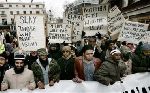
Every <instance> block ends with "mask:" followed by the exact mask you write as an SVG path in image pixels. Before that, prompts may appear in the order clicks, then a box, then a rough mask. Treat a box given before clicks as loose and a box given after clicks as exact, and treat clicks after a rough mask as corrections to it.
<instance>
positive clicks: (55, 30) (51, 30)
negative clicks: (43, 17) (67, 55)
mask: <svg viewBox="0 0 150 93" xmlns="http://www.w3.org/2000/svg"><path fill="white" fill-rule="evenodd" d="M47 28H48V31H47V32H48V39H49V43H63V42H65V43H71V30H72V26H71V25H68V24H63V23H60V24H47Z"/></svg>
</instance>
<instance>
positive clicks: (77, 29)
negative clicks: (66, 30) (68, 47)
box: [63, 14, 83, 42]
mask: <svg viewBox="0 0 150 93" xmlns="http://www.w3.org/2000/svg"><path fill="white" fill-rule="evenodd" d="M63 22H64V23H66V24H69V25H72V42H77V41H79V40H81V36H82V31H83V16H82V15H73V14H65V15H64V18H63Z"/></svg>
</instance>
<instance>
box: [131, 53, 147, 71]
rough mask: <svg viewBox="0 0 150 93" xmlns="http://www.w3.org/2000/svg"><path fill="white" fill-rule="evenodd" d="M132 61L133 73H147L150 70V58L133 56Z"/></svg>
mask: <svg viewBox="0 0 150 93" xmlns="http://www.w3.org/2000/svg"><path fill="white" fill-rule="evenodd" d="M131 59H132V73H138V72H146V71H148V68H150V56H149V57H148V56H147V57H146V56H144V55H139V56H138V55H136V54H132V55H131Z"/></svg>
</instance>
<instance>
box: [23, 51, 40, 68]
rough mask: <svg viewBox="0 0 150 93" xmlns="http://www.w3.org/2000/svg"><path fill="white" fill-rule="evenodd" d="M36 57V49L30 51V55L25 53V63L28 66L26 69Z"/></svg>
mask: <svg viewBox="0 0 150 93" xmlns="http://www.w3.org/2000/svg"><path fill="white" fill-rule="evenodd" d="M37 59H38V56H37V51H31V52H30V55H27V56H26V58H25V64H26V65H27V66H28V69H31V65H32V64H33V62H35V61H36V60H37Z"/></svg>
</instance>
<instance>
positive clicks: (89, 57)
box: [73, 45, 101, 83]
mask: <svg viewBox="0 0 150 93" xmlns="http://www.w3.org/2000/svg"><path fill="white" fill-rule="evenodd" d="M93 51H94V48H93V47H92V46H91V45H85V46H84V47H83V49H82V53H83V54H82V56H80V57H77V58H76V60H75V77H76V78H74V79H73V81H75V82H79V83H80V82H82V80H85V81H93V80H94V78H93V74H94V72H95V71H96V70H97V69H98V68H99V67H100V65H101V60H100V59H99V58H94V56H93V55H94V54H93Z"/></svg>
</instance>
